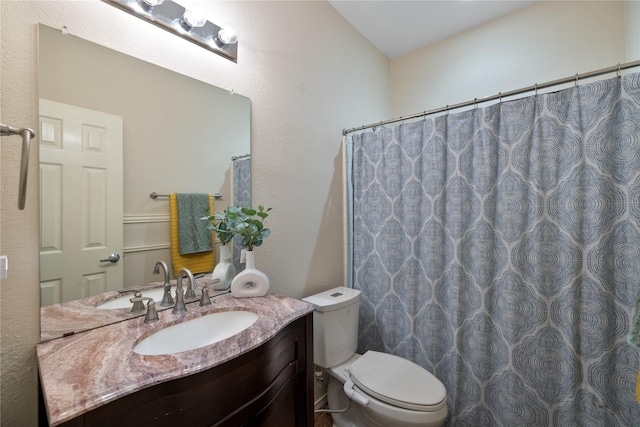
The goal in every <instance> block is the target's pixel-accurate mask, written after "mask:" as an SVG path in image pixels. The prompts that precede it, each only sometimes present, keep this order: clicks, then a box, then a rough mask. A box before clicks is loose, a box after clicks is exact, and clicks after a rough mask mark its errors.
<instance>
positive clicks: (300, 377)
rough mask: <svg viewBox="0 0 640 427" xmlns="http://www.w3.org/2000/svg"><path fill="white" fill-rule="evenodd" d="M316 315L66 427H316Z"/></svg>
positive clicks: (78, 418)
mask: <svg viewBox="0 0 640 427" xmlns="http://www.w3.org/2000/svg"><path fill="white" fill-rule="evenodd" d="M312 319H313V317H312V314H311V313H310V314H308V315H306V316H304V317H302V318H300V319H298V320H296V321H294V322H293V323H291V324H289V325H288V326H287V327H285V328H284V329H283V330H282V331H280V332H279V333H278V334H277V335H276V336H275V337H274V338H272V339H271V340H269V341H268V342H266V343H264V344H262V345H261V346H259V347H257V348H255V349H253V350H251V351H250V352H248V353H245V354H243V355H241V356H239V357H237V358H235V359H232V360H230V361H228V362H226V363H224V364H222V365H219V366H216V367H213V368H210V369H207V370H205V371H202V372H199V373H196V374H193V375H190V376H187V377H184V378H179V379H175V380H171V381H167V382H164V383H161V384H158V385H155V386H152V387H149V388H145V389H142V390H140V391H138V392H136V393H133V394H131V395H128V396H125V397H122V398H120V399H118V400H115V401H113V402H110V403H107V404H105V405H103V406H101V407H99V408H97V409H94V410H92V411H90V412H88V413H85V414H83V415H81V416H79V417H77V418H75V419H73V420H71V421H69V422H67V423H64V424H62V425H63V426H114V427H115V426H118V427H124V426H135V427H139V426H145V425H149V426H151V425H152V426H171V427H175V426H189V427H194V426H212V425H213V426H278V427H287V426H291V427H294V426H295V427H299V426H309V427H311V426H313V323H312V322H313V320H312Z"/></svg>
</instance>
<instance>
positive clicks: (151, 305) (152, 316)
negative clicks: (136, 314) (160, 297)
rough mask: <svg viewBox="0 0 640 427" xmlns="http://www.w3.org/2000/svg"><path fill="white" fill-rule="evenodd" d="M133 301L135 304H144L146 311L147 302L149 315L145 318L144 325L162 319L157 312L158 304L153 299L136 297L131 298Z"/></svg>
mask: <svg viewBox="0 0 640 427" xmlns="http://www.w3.org/2000/svg"><path fill="white" fill-rule="evenodd" d="M129 301H131V302H132V303H134V304H142V307H143V310H144V301H147V313H146V315H145V316H144V323H153V322H157V321H158V320H159V319H160V318H159V317H158V312H157V311H156V302H155V301H154V300H153V298H149V297H135V298H131V299H130V300H129Z"/></svg>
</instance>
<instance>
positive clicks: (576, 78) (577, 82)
mask: <svg viewBox="0 0 640 427" xmlns="http://www.w3.org/2000/svg"><path fill="white" fill-rule="evenodd" d="M578 77H579V75H578V73H576V87H577V86H578Z"/></svg>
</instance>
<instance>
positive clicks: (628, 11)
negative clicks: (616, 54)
mask: <svg viewBox="0 0 640 427" xmlns="http://www.w3.org/2000/svg"><path fill="white" fill-rule="evenodd" d="M624 4H625V9H624V17H625V27H624V28H625V31H626V42H627V43H626V54H627V58H626V59H625V61H626V62H631V61H637V60H640V1H638V0H632V1H626V2H624Z"/></svg>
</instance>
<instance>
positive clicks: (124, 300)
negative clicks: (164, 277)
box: [96, 286, 176, 309]
mask: <svg viewBox="0 0 640 427" xmlns="http://www.w3.org/2000/svg"><path fill="white" fill-rule="evenodd" d="M175 289H176V288H175V286H174V287H172V288H171V296H172V297H174V300H175V294H176V291H175ZM163 295H164V289H163V288H158V289H150V290H148V291H143V292H142V296H143V297H147V298H153V300H154V301H155V302H156V303H157V304H160V302H161V301H162V296H163ZM131 298H133V293H130V294H126V295H124V296H121V297H118V298H116V299H112V300H110V301H107V302H103V303H102V304H99V305H97V306H96V308H100V309H114V308H131V307H133V303H132V302H131V301H129V300H130V299H131ZM145 304H146V302H145Z"/></svg>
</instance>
